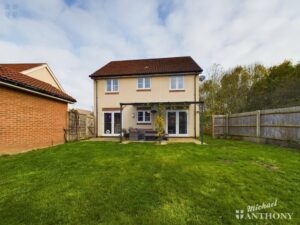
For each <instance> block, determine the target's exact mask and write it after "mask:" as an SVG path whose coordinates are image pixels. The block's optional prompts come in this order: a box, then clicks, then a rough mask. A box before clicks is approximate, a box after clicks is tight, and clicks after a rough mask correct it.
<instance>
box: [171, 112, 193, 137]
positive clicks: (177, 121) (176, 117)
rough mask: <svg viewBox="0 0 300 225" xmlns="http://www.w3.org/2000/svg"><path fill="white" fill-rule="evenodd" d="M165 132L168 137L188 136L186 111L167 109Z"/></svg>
mask: <svg viewBox="0 0 300 225" xmlns="http://www.w3.org/2000/svg"><path fill="white" fill-rule="evenodd" d="M166 132H167V133H168V135H169V136H170V137H172V136H174V137H177V136H178V137H179V136H188V111H187V110H167V112H166Z"/></svg>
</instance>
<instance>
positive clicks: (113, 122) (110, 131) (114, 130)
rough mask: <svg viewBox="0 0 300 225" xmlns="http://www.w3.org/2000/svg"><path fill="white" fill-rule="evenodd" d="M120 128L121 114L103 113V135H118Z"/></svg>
mask: <svg viewBox="0 0 300 225" xmlns="http://www.w3.org/2000/svg"><path fill="white" fill-rule="evenodd" d="M120 129H121V114H120V113H119V112H105V113H104V130H103V135H107V136H113V135H119V134H120V131H121V130H120Z"/></svg>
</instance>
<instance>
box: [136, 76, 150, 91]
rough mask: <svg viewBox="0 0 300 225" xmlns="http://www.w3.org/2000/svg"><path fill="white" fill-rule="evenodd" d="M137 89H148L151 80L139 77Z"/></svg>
mask: <svg viewBox="0 0 300 225" xmlns="http://www.w3.org/2000/svg"><path fill="white" fill-rule="evenodd" d="M137 88H138V89H150V88H151V80H150V77H141V78H138V79H137Z"/></svg>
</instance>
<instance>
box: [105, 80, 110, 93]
mask: <svg viewBox="0 0 300 225" xmlns="http://www.w3.org/2000/svg"><path fill="white" fill-rule="evenodd" d="M106 91H111V80H107V81H106Z"/></svg>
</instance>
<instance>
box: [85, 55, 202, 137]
mask: <svg viewBox="0 0 300 225" xmlns="http://www.w3.org/2000/svg"><path fill="white" fill-rule="evenodd" d="M201 72H202V69H201V68H200V66H199V65H198V64H197V63H196V62H195V61H194V60H193V59H192V58H191V57H173V58H157V59H138V60H125V61H112V62H109V63H108V64H106V65H105V66H103V67H101V68H100V69H98V70H97V71H96V72H94V73H93V74H91V75H90V77H91V78H92V79H93V80H94V105H95V107H94V108H95V115H96V132H97V133H96V135H97V136H109V137H113V136H120V132H121V130H122V131H123V130H124V131H127V130H128V129H129V128H140V129H145V130H146V129H147V130H155V118H156V117H157V110H158V107H163V109H164V110H163V111H164V112H163V114H164V116H163V117H164V129H165V132H166V133H167V134H168V136H169V137H196V136H198V135H199V129H200V128H199V126H198V125H199V117H198V116H197V114H198V112H199V104H197V103H199V91H198V90H199V79H198V76H199V74H200V73H201ZM159 105H160V106H159Z"/></svg>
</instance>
